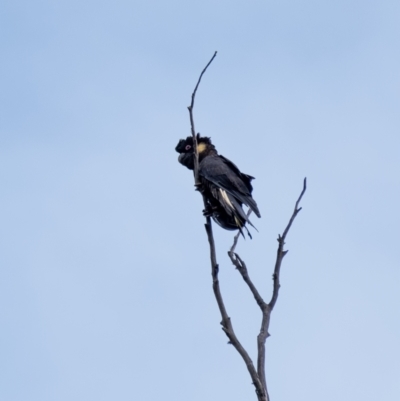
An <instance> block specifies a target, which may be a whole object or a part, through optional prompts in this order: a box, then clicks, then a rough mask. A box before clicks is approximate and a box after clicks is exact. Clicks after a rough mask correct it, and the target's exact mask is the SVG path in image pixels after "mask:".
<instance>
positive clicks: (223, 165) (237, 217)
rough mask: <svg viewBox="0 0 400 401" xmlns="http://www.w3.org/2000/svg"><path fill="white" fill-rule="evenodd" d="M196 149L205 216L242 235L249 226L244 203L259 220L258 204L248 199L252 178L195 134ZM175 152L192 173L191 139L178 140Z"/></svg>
mask: <svg viewBox="0 0 400 401" xmlns="http://www.w3.org/2000/svg"><path fill="white" fill-rule="evenodd" d="M197 149H198V154H199V180H200V186H199V188H198V189H199V191H200V192H202V193H203V194H204V196H205V198H206V200H207V208H206V210H205V211H204V214H205V215H209V216H211V217H212V218H213V219H214V221H215V222H216V223H217V224H219V225H220V226H221V227H222V228H224V229H226V230H237V229H239V230H240V232H242V228H243V227H244V226H245V224H246V222H248V223H249V224H251V222H250V221H249V219H248V217H247V216H246V213H245V212H244V211H243V208H242V204H243V203H244V204H245V205H247V206H248V207H249V208H250V209H251V210H252V211H253V212H254V213H255V214H256V215H257V216H258V217H261V215H260V212H259V210H258V207H257V204H256V202H255V200H254V199H253V197H252V196H251V193H252V191H253V187H252V185H251V180H252V179H253V178H254V177H252V176H250V175H247V174H243V173H241V172H240V170H239V169H238V168H237V167H236V165H235V164H234V163H232V162H231V161H230V160H228V159H227V158H225V157H224V156H222V155H219V154H218V152H217V150H216V149H215V146H214V145H213V144H212V143H211V139H210V138H208V137H201V136H200V135H199V134H197ZM175 150H176V151H177V152H178V153H180V155H179V158H178V161H179V162H180V163H181V164H183V165H184V166H186V167H187V168H188V169H190V170H193V169H194V160H193V137H191V136H189V137H187V138H186V139H181V140H180V141H179V143H178V145H177V146H176V148H175ZM251 225H252V224H251ZM242 234H243V232H242Z"/></svg>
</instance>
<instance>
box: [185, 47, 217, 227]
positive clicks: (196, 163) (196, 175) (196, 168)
mask: <svg viewBox="0 0 400 401" xmlns="http://www.w3.org/2000/svg"><path fill="white" fill-rule="evenodd" d="M216 56H217V52H215V53H214V55H213V56H212V57H211V59H210V61H209V62H208V63H207V65H206V66H205V67H204V69H203V71H202V72H201V74H200V77H199V79H198V81H197V84H196V87H195V88H194V91H193V93H192V101H191V103H190V106H188V110H189V117H190V127H191V132H192V137H193V159H194V169H193V172H194V183H195V185H196V186H199V185H200V181H199V152H198V151H197V138H196V130H195V128H194V118H193V108H194V100H195V97H196V92H197V88H198V87H199V85H200V81H201V78H202V77H203V75H204V73H205V72H206V70H207V68H208V66H209V65H210V64H211V63H212V62H213V60H214V59H215V57H216ZM204 206H206V202H205V203H204ZM209 221H210V222H211V219H209V218H208V219H207V222H209Z"/></svg>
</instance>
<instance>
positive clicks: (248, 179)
mask: <svg viewBox="0 0 400 401" xmlns="http://www.w3.org/2000/svg"><path fill="white" fill-rule="evenodd" d="M219 157H220V158H221V159H222V160H223V161H224V162H225V164H226V165H227V166H228V167H229V168H230V169H231V170H232V171H233V172H235V173H236V174H237V175H238V176H239V177H240V178H241V179H242V181H243V182H244V184H245V185H246V187H247V189H248V190H249V192H250V193H252V192H253V187H252V185H251V180H254V177H252V176H251V175H248V174H243V173H242V172H241V171H240V170H239V168H238V167H237V166H236V164H235V163H233V162H231V161H230V160H229V159H227V158H226V157H224V156H222V155H219Z"/></svg>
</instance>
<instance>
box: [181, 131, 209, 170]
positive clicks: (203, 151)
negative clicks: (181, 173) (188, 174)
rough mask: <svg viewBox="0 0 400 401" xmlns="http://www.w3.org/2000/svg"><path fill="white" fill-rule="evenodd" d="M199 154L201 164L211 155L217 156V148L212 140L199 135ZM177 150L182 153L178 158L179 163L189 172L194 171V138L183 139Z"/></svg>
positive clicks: (197, 138)
mask: <svg viewBox="0 0 400 401" xmlns="http://www.w3.org/2000/svg"><path fill="white" fill-rule="evenodd" d="M196 140H197V152H198V153H199V162H201V160H202V159H204V157H206V156H208V155H209V154H210V153H214V154H217V151H216V149H215V146H214V145H213V144H212V143H211V138H208V137H206V136H200V134H197V137H196ZM175 150H176V151H177V152H178V153H180V155H179V157H178V161H179V163H181V164H183V165H184V166H186V167H187V168H188V169H189V170H193V169H194V161H193V151H194V146H193V137H192V136H188V137H187V138H186V139H181V140H180V141H179V142H178V145H176V147H175Z"/></svg>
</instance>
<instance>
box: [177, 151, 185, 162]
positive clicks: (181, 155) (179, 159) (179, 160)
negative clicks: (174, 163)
mask: <svg viewBox="0 0 400 401" xmlns="http://www.w3.org/2000/svg"><path fill="white" fill-rule="evenodd" d="M185 154H186V153H181V154H180V155H179V157H178V162H179V163H182V159H183V158H184V157H185Z"/></svg>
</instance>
